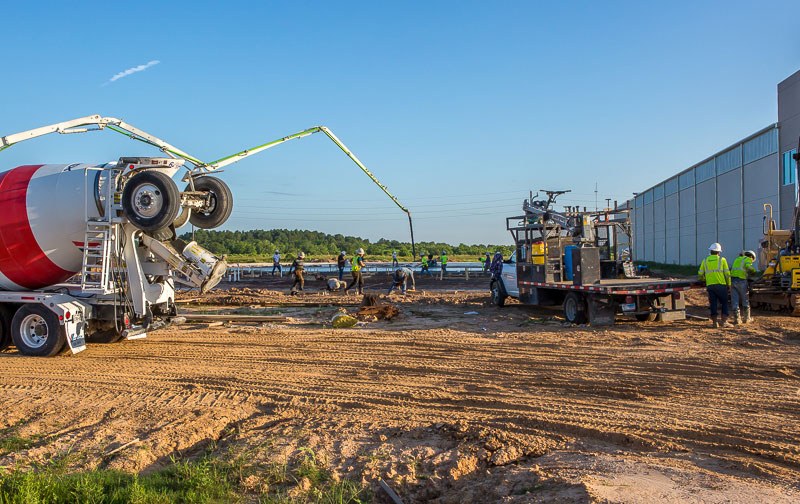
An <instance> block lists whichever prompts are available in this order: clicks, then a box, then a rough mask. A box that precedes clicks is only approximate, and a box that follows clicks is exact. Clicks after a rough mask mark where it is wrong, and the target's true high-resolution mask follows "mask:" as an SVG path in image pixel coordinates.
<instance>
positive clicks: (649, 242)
mask: <svg viewBox="0 0 800 504" xmlns="http://www.w3.org/2000/svg"><path fill="white" fill-rule="evenodd" d="M645 201H647V200H646V199H645ZM643 241H644V252H643V255H642V256H640V257H641V258H642V259H641V260H643V261H653V260H654V259H653V257H654V253H653V204H652V203H645V205H644V236H643Z"/></svg>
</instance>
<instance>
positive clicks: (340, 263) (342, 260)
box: [336, 250, 347, 280]
mask: <svg viewBox="0 0 800 504" xmlns="http://www.w3.org/2000/svg"><path fill="white" fill-rule="evenodd" d="M345 264H347V252H345V251H344V250H342V251H341V253H340V254H339V257H337V258H336V266H337V267H338V268H339V280H341V279H342V276H343V275H344V265H345Z"/></svg>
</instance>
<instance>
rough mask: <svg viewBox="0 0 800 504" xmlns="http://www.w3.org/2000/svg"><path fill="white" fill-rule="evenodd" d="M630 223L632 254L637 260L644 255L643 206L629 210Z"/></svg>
mask: <svg viewBox="0 0 800 504" xmlns="http://www.w3.org/2000/svg"><path fill="white" fill-rule="evenodd" d="M631 225H632V226H633V249H632V250H633V256H634V258H635V259H636V260H637V261H641V260H643V259H642V258H643V257H644V227H645V225H644V208H642V207H634V209H633V212H631Z"/></svg>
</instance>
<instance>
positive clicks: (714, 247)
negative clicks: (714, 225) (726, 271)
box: [708, 243, 722, 252]
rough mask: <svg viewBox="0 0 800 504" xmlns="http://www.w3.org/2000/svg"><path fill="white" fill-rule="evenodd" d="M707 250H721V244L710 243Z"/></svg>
mask: <svg viewBox="0 0 800 504" xmlns="http://www.w3.org/2000/svg"><path fill="white" fill-rule="evenodd" d="M708 250H709V251H711V252H722V245H720V244H719V243H712V244H711V246H710V247H708Z"/></svg>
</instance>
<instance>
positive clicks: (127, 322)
mask: <svg viewBox="0 0 800 504" xmlns="http://www.w3.org/2000/svg"><path fill="white" fill-rule="evenodd" d="M122 321H123V322H124V323H125V327H126V328H130V327H131V318H130V317H129V316H128V315H125V318H124V319H123V320H122Z"/></svg>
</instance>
